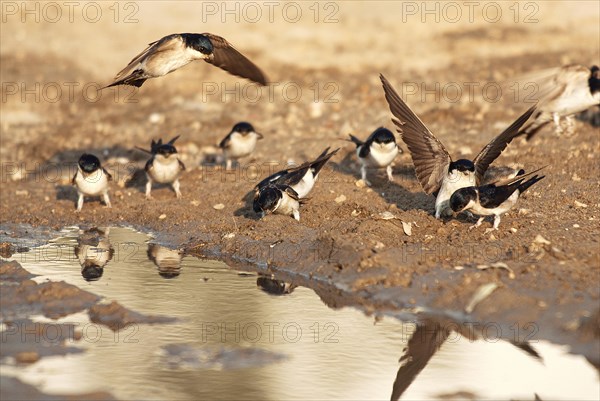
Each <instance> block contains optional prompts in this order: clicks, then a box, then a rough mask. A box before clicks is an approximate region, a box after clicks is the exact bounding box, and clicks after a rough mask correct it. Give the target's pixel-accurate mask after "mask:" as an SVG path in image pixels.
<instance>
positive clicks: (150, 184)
mask: <svg viewBox="0 0 600 401" xmlns="http://www.w3.org/2000/svg"><path fill="white" fill-rule="evenodd" d="M150 191H152V180H151V179H150V177H148V182H146V199H148V200H150V199H152V195H150Z"/></svg>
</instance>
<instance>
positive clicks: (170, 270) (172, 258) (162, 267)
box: [147, 244, 183, 278]
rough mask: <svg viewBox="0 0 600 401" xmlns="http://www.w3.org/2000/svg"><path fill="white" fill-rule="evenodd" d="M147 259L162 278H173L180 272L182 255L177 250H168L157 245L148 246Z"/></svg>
mask: <svg viewBox="0 0 600 401" xmlns="http://www.w3.org/2000/svg"><path fill="white" fill-rule="evenodd" d="M147 255H148V259H150V260H151V261H152V263H154V264H155V265H156V267H157V268H158V274H159V275H160V276H161V277H163V278H175V277H177V276H179V273H180V272H181V259H182V258H183V254H182V252H181V251H180V250H178V249H169V248H167V247H164V246H161V245H158V244H148V251H147Z"/></svg>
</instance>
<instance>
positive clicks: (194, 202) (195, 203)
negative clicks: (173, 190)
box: [190, 200, 200, 206]
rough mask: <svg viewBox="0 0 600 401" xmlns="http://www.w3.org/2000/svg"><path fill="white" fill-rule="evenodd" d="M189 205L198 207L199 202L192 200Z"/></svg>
mask: <svg viewBox="0 0 600 401" xmlns="http://www.w3.org/2000/svg"><path fill="white" fill-rule="evenodd" d="M190 204H191V205H192V206H200V201H197V200H193V201H191V202H190Z"/></svg>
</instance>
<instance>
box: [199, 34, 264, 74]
mask: <svg viewBox="0 0 600 401" xmlns="http://www.w3.org/2000/svg"><path fill="white" fill-rule="evenodd" d="M203 35H206V36H207V37H208V38H209V39H210V42H211V43H212V45H213V53H212V54H211V55H210V57H208V58H206V59H204V61H206V62H207V63H210V64H213V65H215V66H217V67H219V68H222V69H224V70H225V71H227V72H229V73H230V74H233V75H237V76H239V77H242V78H247V79H249V80H251V81H254V82H256V83H259V84H261V85H266V84H267V77H266V76H265V74H264V73H263V72H262V71H261V70H260V68H258V67H257V66H256V65H255V64H254V63H253V62H252V61H250V60H248V59H247V58H246V57H245V56H244V55H243V54H242V53H240V52H238V51H237V50H236V49H235V48H234V47H233V46H232V45H231V44H230V43H229V42H228V41H227V40H225V39H224V38H222V37H220V36H217V35H213V34H211V33H203Z"/></svg>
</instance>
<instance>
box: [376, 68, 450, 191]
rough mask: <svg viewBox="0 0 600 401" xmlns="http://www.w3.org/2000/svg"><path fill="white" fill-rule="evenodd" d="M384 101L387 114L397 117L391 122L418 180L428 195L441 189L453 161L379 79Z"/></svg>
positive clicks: (401, 101)
mask: <svg viewBox="0 0 600 401" xmlns="http://www.w3.org/2000/svg"><path fill="white" fill-rule="evenodd" d="M380 78H381V83H382V84H383V90H384V92H385V99H386V100H387V102H388V105H389V106H390V111H391V112H392V114H393V115H394V117H396V118H395V119H392V121H393V123H394V124H396V126H397V127H398V132H399V133H400V137H401V138H402V140H403V141H404V142H405V143H406V145H407V146H408V150H409V151H410V154H411V157H412V160H413V163H414V165H415V172H416V174H417V178H418V179H419V182H420V183H421V186H422V187H423V190H425V192H426V193H427V194H431V193H433V192H436V191H437V190H439V189H440V187H441V185H442V180H443V178H444V176H445V175H446V174H447V173H448V167H449V166H450V162H451V161H452V159H451V158H450V155H449V154H448V151H447V150H446V148H445V147H444V145H442V143H441V142H440V141H438V139H437V138H436V137H435V136H434V135H433V134H432V133H431V131H429V129H428V128H427V127H426V126H425V124H423V122H422V121H421V120H420V119H419V117H417V116H416V114H415V113H413V111H412V110H411V109H410V108H409V107H408V105H407V104H406V103H404V101H403V100H402V99H401V98H400V96H399V95H398V93H396V91H395V90H394V88H392V85H391V84H390V83H389V82H388V80H387V79H386V78H385V77H384V76H383V75H380Z"/></svg>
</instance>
